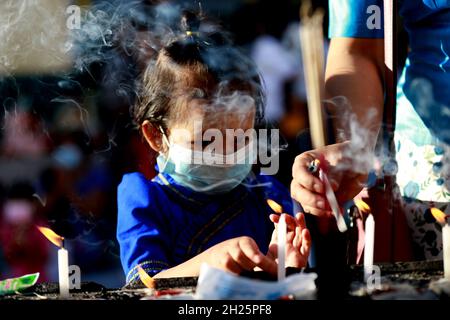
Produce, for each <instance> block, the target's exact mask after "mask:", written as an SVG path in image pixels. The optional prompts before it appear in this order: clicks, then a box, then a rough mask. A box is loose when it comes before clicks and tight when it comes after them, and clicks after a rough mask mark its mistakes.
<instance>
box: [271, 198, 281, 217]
mask: <svg viewBox="0 0 450 320" xmlns="http://www.w3.org/2000/svg"><path fill="white" fill-rule="evenodd" d="M267 204H268V205H269V207H270V208H271V209H272V210H273V211H274V212H276V213H278V214H282V213H283V207H282V206H281V205H279V204H278V203H276V202H275V201H273V200H271V199H267Z"/></svg>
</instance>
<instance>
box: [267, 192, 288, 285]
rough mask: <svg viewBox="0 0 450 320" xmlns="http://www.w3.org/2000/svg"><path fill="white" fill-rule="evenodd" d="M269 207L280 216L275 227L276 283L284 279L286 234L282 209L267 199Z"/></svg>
mask: <svg viewBox="0 0 450 320" xmlns="http://www.w3.org/2000/svg"><path fill="white" fill-rule="evenodd" d="M267 204H268V205H269V207H270V208H271V209H272V210H273V211H274V212H275V213H278V214H279V215H280V220H278V226H277V255H278V281H281V280H283V279H284V278H286V262H285V261H286V233H287V224H286V217H285V216H283V207H282V206H280V205H279V204H278V203H276V202H275V201H273V200H271V199H268V200H267Z"/></svg>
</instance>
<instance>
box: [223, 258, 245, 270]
mask: <svg viewBox="0 0 450 320" xmlns="http://www.w3.org/2000/svg"><path fill="white" fill-rule="evenodd" d="M222 267H223V268H224V269H225V270H227V271H230V272H232V273H235V274H240V273H241V272H242V271H243V268H242V267H241V266H240V265H239V264H238V263H237V262H236V261H235V260H234V258H233V257H232V256H231V254H230V253H227V256H226V257H225V259H224V261H223V262H222Z"/></svg>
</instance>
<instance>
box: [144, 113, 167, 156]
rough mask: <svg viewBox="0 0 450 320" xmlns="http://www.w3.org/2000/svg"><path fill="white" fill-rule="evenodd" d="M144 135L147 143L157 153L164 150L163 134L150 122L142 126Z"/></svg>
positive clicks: (145, 122)
mask: <svg viewBox="0 0 450 320" xmlns="http://www.w3.org/2000/svg"><path fill="white" fill-rule="evenodd" d="M141 130H142V135H143V136H144V138H145V140H146V141H147V143H148V145H149V146H150V148H152V149H153V150H155V151H156V152H160V151H161V150H162V136H161V132H159V130H158V129H156V128H155V126H153V125H152V124H151V123H150V121H148V120H145V121H144V122H143V123H142V126H141Z"/></svg>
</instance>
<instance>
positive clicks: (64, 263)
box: [37, 227, 69, 298]
mask: <svg viewBox="0 0 450 320" xmlns="http://www.w3.org/2000/svg"><path fill="white" fill-rule="evenodd" d="M37 228H38V229H39V231H40V232H41V233H42V234H43V235H44V236H45V237H46V238H47V239H48V240H49V241H50V242H51V243H53V244H54V245H55V246H57V247H59V248H60V249H59V250H58V278H59V294H60V296H61V297H62V298H67V297H69V254H68V252H67V250H66V249H64V238H63V237H61V236H59V235H57V234H56V233H55V232H54V231H53V230H51V229H49V228H46V227H37Z"/></svg>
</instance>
